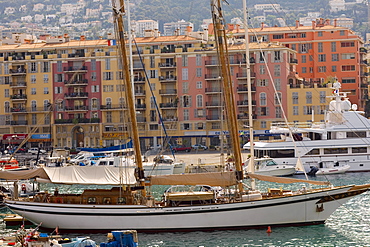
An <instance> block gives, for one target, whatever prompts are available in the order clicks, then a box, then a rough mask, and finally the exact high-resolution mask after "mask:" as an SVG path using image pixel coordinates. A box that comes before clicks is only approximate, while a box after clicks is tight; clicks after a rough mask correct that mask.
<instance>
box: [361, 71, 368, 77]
mask: <svg viewBox="0 0 370 247" xmlns="http://www.w3.org/2000/svg"><path fill="white" fill-rule="evenodd" d="M360 76H362V77H365V76H369V73H367V72H362V73H360Z"/></svg>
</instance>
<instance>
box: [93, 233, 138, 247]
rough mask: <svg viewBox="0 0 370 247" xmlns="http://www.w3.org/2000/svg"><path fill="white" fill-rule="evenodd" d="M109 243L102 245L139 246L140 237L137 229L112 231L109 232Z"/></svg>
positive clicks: (118, 246)
mask: <svg viewBox="0 0 370 247" xmlns="http://www.w3.org/2000/svg"><path fill="white" fill-rule="evenodd" d="M107 237H108V239H107V243H101V244H100V247H137V246H138V238H137V232H136V230H124V231H112V232H110V233H108V236H107Z"/></svg>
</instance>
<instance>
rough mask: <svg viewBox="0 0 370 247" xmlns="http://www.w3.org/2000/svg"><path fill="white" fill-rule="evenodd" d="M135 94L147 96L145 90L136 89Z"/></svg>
mask: <svg viewBox="0 0 370 247" xmlns="http://www.w3.org/2000/svg"><path fill="white" fill-rule="evenodd" d="M135 96H145V90H139V91H136V90H135Z"/></svg>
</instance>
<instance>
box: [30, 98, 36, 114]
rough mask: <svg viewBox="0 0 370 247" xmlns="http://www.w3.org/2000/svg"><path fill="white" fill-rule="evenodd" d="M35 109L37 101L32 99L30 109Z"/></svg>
mask: <svg viewBox="0 0 370 247" xmlns="http://www.w3.org/2000/svg"><path fill="white" fill-rule="evenodd" d="M36 109H37V102H36V100H32V102H31V111H36Z"/></svg>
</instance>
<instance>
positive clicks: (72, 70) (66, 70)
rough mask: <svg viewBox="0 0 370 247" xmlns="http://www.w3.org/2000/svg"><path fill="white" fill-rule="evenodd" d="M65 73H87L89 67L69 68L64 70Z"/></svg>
mask: <svg viewBox="0 0 370 247" xmlns="http://www.w3.org/2000/svg"><path fill="white" fill-rule="evenodd" d="M63 71H64V72H71V73H75V72H81V73H82V72H87V66H68V67H64V68H63Z"/></svg>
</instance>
